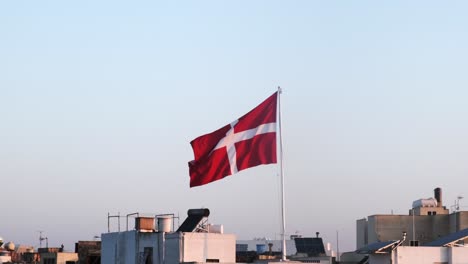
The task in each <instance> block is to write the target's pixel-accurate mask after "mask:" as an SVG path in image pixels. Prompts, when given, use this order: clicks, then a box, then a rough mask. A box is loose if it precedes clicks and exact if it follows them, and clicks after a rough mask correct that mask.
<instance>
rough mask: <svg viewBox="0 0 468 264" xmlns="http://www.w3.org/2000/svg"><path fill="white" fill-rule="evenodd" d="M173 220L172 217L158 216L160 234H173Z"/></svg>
mask: <svg viewBox="0 0 468 264" xmlns="http://www.w3.org/2000/svg"><path fill="white" fill-rule="evenodd" d="M171 219H172V217H170V216H158V232H166V233H169V232H171V231H172V230H171V229H172V228H171Z"/></svg>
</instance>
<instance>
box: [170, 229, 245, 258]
mask: <svg viewBox="0 0 468 264" xmlns="http://www.w3.org/2000/svg"><path fill="white" fill-rule="evenodd" d="M165 251H166V263H181V262H206V261H207V259H217V260H219V262H224V263H234V262H236V237H235V235H232V234H217V233H173V234H168V235H167V236H166V247H165Z"/></svg>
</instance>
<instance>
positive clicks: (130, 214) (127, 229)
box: [127, 213, 140, 231]
mask: <svg viewBox="0 0 468 264" xmlns="http://www.w3.org/2000/svg"><path fill="white" fill-rule="evenodd" d="M131 215H137V216H140V214H139V213H132V214H127V231H128V217H129V216H131Z"/></svg>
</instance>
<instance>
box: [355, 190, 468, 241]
mask: <svg viewBox="0 0 468 264" xmlns="http://www.w3.org/2000/svg"><path fill="white" fill-rule="evenodd" d="M465 228H468V211H457V212H453V213H451V214H450V213H449V210H448V209H447V208H446V207H445V206H443V201H442V190H441V189H440V188H436V189H435V190H434V198H427V199H419V200H416V201H414V202H413V205H412V208H411V209H410V210H409V213H408V215H393V214H390V215H371V216H368V217H367V219H366V218H364V219H359V220H357V224H356V247H357V248H358V249H359V248H362V247H364V246H366V245H368V244H372V243H375V242H385V241H390V240H399V239H400V238H401V234H402V232H406V233H407V235H408V239H406V240H405V241H404V243H403V245H404V246H410V245H414V246H420V245H423V244H426V243H429V242H431V241H434V240H436V239H438V238H440V237H443V236H446V235H448V234H450V233H455V232H457V231H460V230H463V229H465Z"/></svg>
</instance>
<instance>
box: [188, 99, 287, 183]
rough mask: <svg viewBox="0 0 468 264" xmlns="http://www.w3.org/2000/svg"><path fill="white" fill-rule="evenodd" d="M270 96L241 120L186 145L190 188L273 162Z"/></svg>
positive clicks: (273, 121) (273, 112)
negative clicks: (189, 155)
mask: <svg viewBox="0 0 468 264" xmlns="http://www.w3.org/2000/svg"><path fill="white" fill-rule="evenodd" d="M277 95H278V92H276V93H274V94H273V95H271V96H270V97H268V98H267V99H266V100H265V101H263V102H262V103H261V104H260V105H258V106H257V107H255V108H254V109H253V110H252V111H250V112H248V113H247V114H245V115H244V116H242V117H241V118H239V119H237V120H235V121H234V122H232V123H231V124H229V125H226V126H224V127H222V128H220V129H218V130H216V131H214V132H212V133H210V134H206V135H203V136H200V137H198V138H196V139H194V140H192V142H190V144H191V145H192V148H193V153H194V155H195V160H192V161H190V162H189V169H190V187H195V186H200V185H204V184H207V183H210V182H213V181H217V180H220V179H222V178H224V177H226V176H229V175H232V174H234V173H237V172H239V171H241V170H244V169H247V168H251V167H255V166H258V165H262V164H271V163H276V104H277Z"/></svg>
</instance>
